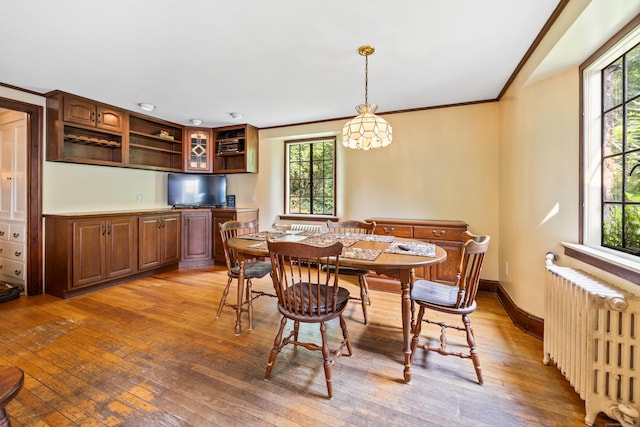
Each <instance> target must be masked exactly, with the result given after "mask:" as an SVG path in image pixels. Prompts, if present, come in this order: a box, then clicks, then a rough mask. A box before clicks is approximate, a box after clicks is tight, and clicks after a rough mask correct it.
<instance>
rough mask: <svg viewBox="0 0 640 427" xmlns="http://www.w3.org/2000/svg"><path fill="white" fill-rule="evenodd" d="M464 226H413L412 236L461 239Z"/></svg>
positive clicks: (418, 237)
mask: <svg viewBox="0 0 640 427" xmlns="http://www.w3.org/2000/svg"><path fill="white" fill-rule="evenodd" d="M465 231H466V229H465V228H460V227H455V228H454V227H421V226H414V227H413V237H414V238H416V239H425V240H453V241H462V233H464V232H465Z"/></svg>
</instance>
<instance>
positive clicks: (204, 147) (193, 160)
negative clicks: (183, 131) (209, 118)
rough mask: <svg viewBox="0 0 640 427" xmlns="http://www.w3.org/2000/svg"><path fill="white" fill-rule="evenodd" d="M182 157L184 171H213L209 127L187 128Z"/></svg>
mask: <svg viewBox="0 0 640 427" xmlns="http://www.w3.org/2000/svg"><path fill="white" fill-rule="evenodd" d="M183 157H184V171H185V172H209V173H211V172H213V167H212V166H213V165H212V162H211V129H199V128H187V137H186V138H185V139H184V155H183Z"/></svg>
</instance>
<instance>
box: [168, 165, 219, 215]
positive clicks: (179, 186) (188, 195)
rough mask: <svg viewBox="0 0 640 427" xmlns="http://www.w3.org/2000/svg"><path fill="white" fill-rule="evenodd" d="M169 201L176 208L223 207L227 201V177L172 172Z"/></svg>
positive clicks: (169, 183) (169, 184)
mask: <svg viewBox="0 0 640 427" xmlns="http://www.w3.org/2000/svg"><path fill="white" fill-rule="evenodd" d="M167 201H168V203H169V205H171V206H173V207H176V208H179V207H190V208H197V207H207V208H209V207H213V208H215V207H223V206H225V205H226V203H227V177H226V176H225V175H195V174H193V175H192V174H182V173H170V174H169V175H168V186H167Z"/></svg>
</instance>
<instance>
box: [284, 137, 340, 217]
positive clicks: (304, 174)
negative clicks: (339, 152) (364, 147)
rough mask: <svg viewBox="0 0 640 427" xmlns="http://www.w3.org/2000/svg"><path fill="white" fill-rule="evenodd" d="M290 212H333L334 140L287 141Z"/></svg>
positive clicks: (320, 213) (322, 213)
mask: <svg viewBox="0 0 640 427" xmlns="http://www.w3.org/2000/svg"><path fill="white" fill-rule="evenodd" d="M287 153H288V154H287V160H288V171H289V172H288V178H289V187H288V196H289V197H288V201H289V212H288V213H290V214H309V215H333V214H334V212H335V210H334V205H335V198H334V191H333V189H334V180H335V139H330V140H327V139H323V140H316V141H306V142H302V141H301V142H289V143H287Z"/></svg>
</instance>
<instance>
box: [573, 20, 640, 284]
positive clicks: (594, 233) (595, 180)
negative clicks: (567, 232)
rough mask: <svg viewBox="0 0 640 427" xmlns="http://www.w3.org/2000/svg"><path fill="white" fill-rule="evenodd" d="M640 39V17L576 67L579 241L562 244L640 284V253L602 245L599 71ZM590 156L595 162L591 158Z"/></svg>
mask: <svg viewBox="0 0 640 427" xmlns="http://www.w3.org/2000/svg"><path fill="white" fill-rule="evenodd" d="M639 41H640V16H638V17H636V18H634V19H633V20H632V21H631V22H629V23H628V24H627V25H625V26H624V28H622V29H621V30H620V31H619V32H618V33H617V34H616V35H614V36H613V37H612V38H611V39H609V40H608V41H607V42H606V43H605V44H604V45H603V46H602V47H600V48H599V49H598V50H596V52H594V53H593V54H592V55H591V56H590V57H589V58H587V59H586V60H585V61H584V62H583V63H582V64H581V65H580V67H579V82H580V95H579V109H580V118H579V127H580V129H579V135H580V139H579V143H580V148H579V162H580V163H579V209H578V212H579V219H578V228H579V237H578V242H579V244H578V245H574V244H569V243H563V246H564V247H565V254H566V255H568V256H570V257H572V258H575V259H578V260H580V261H582V262H585V263H587V264H590V265H592V266H594V267H597V268H600V269H602V270H604V271H606V272H608V273H611V274H614V275H616V276H618V277H621V278H623V279H625V280H629V281H631V282H634V283H636V284H640V256H638V255H632V254H628V253H625V252H623V251H618V250H615V249H611V248H607V247H604V246H602V206H603V203H604V201H603V197H602V184H603V183H602V170H601V159H602V153H601V150H602V124H601V123H602V117H601V112H602V106H601V104H602V102H601V99H602V78H601V71H602V70H603V69H604V68H605V67H606V66H607V65H609V64H611V63H612V62H613V61H614V60H616V59H617V58H619V57H620V56H622V55H624V54H625V53H626V52H628V51H629V50H630V49H632V48H633V47H634V46H635V45H636V44H637V43H638V42H639ZM593 158H597V159H598V161H597V162H594V161H591V160H590V159H593Z"/></svg>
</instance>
